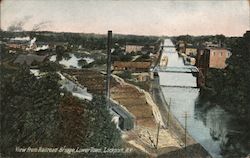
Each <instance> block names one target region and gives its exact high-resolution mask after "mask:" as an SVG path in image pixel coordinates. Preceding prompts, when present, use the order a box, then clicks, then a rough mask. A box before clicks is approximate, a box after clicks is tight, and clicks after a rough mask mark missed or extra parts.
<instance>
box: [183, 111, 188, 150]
mask: <svg viewBox="0 0 250 158" xmlns="http://www.w3.org/2000/svg"><path fill="white" fill-rule="evenodd" d="M184 117H185V140H184V141H185V150H186V149H187V112H185V116H184Z"/></svg>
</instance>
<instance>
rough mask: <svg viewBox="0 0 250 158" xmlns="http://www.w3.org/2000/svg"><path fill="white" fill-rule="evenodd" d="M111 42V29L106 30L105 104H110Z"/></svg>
mask: <svg viewBox="0 0 250 158" xmlns="http://www.w3.org/2000/svg"><path fill="white" fill-rule="evenodd" d="M111 44H112V31H108V40H107V72H106V74H107V75H106V99H107V104H108V106H110V77H111Z"/></svg>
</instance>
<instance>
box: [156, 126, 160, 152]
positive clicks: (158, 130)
mask: <svg viewBox="0 0 250 158" xmlns="http://www.w3.org/2000/svg"><path fill="white" fill-rule="evenodd" d="M159 133H160V122H159V123H158V128H157V135H156V146H155V147H156V149H157V148H158V142H159Z"/></svg>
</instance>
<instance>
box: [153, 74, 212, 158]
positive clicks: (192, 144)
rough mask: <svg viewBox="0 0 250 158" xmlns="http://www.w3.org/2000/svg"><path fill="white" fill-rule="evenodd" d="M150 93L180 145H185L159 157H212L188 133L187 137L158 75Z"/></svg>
mask: <svg viewBox="0 0 250 158" xmlns="http://www.w3.org/2000/svg"><path fill="white" fill-rule="evenodd" d="M150 94H151V96H152V98H153V100H154V102H155V103H156V105H157V106H158V108H159V110H160V112H161V116H162V119H163V121H164V123H165V124H167V128H168V129H169V131H170V132H171V133H172V134H174V135H176V137H177V138H176V139H178V141H179V143H180V145H181V146H182V147H183V148H182V149H180V150H176V151H172V152H169V153H165V154H162V155H160V156H159V157H166V156H167V157H173V158H178V157H195V158H198V157H201V158H203V157H207V158H208V157H211V155H210V154H209V153H208V152H207V151H206V150H205V149H204V148H203V147H202V146H201V145H200V144H199V143H197V142H196V141H195V140H194V139H193V138H192V137H191V136H190V135H189V134H188V133H187V134H186V137H185V129H184V127H183V126H182V125H181V124H180V122H179V121H178V120H177V118H176V117H175V116H174V115H173V114H172V113H171V111H170V110H169V109H170V108H169V106H171V104H170V105H169V101H166V100H165V98H164V96H163V92H162V90H161V87H160V84H159V78H158V77H156V78H155V79H154V80H153V81H152V82H151V89H150ZM185 141H186V148H185Z"/></svg>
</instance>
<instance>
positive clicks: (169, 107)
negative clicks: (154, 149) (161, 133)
mask: <svg viewBox="0 0 250 158" xmlns="http://www.w3.org/2000/svg"><path fill="white" fill-rule="evenodd" d="M170 113H171V98H170V99H169V106H168V122H167V124H168V128H169V126H170Z"/></svg>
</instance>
